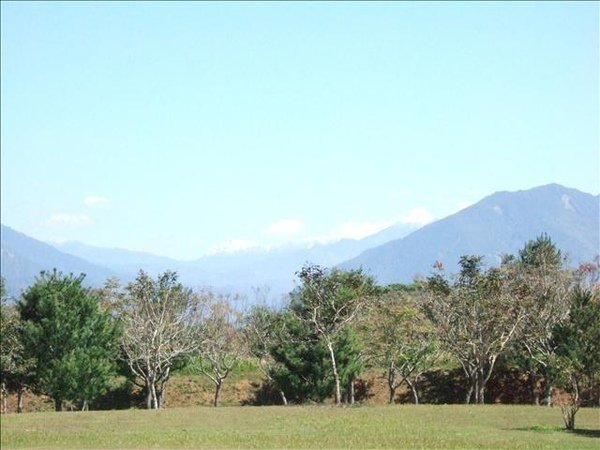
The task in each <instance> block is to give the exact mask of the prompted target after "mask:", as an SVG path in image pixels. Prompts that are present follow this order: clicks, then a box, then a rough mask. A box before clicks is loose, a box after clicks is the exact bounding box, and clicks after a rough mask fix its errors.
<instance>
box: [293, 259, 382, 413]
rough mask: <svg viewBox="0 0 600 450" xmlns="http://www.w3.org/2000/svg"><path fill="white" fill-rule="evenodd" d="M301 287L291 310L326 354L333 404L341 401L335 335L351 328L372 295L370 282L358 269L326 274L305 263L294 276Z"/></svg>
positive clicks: (296, 293) (316, 266)
mask: <svg viewBox="0 0 600 450" xmlns="http://www.w3.org/2000/svg"><path fill="white" fill-rule="evenodd" d="M296 275H297V276H298V278H299V279H300V281H301V282H302V285H301V286H300V288H299V289H298V290H297V291H296V292H295V293H294V296H293V302H292V310H293V311H294V312H295V313H296V314H297V315H298V317H299V318H300V319H301V320H303V321H304V322H306V323H307V324H309V325H310V326H311V327H312V329H313V331H314V332H315V333H316V334H317V335H318V336H320V338H321V339H322V340H323V343H324V344H325V347H326V348H327V351H328V353H329V359H330V362H331V369H332V373H333V379H334V386H335V391H334V394H335V403H336V405H339V404H340V403H341V401H342V395H341V377H340V371H339V368H338V361H337V360H336V354H335V346H334V341H335V338H336V335H337V334H338V333H339V332H341V331H342V330H343V329H344V328H345V327H346V326H348V325H350V324H351V323H352V322H353V321H354V320H355V319H356V318H357V316H358V315H359V314H360V313H361V310H362V309H363V308H364V307H365V306H366V304H367V303H368V302H369V300H370V299H371V297H372V296H373V294H374V293H375V283H374V282H373V279H372V278H370V277H368V276H366V275H365V274H364V273H363V272H362V271H361V270H353V271H349V272H345V271H342V270H337V269H333V270H331V271H328V270H326V269H324V268H322V267H320V266H318V265H311V264H308V265H306V266H304V267H303V268H302V269H301V270H300V271H299V272H297V273H296Z"/></svg>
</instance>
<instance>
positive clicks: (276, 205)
mask: <svg viewBox="0 0 600 450" xmlns="http://www.w3.org/2000/svg"><path fill="white" fill-rule="evenodd" d="M1 8H2V10H1V12H2V19H1V20H2V23H1V25H2V29H1V33H2V47H1V49H2V60H1V76H2V78H1V95H2V96H1V113H2V121H1V162H2V165H1V176H2V178H1V202H2V203H1V215H2V223H3V224H5V225H9V226H11V227H13V228H15V229H17V230H19V231H21V232H24V233H26V234H28V235H30V236H33V237H36V238H38V239H42V240H79V241H82V242H85V243H88V244H92V245H99V246H107V247H122V248H128V249H135V250H145V251H149V252H154V253H157V254H162V255H166V256H172V257H176V258H181V259H193V258H195V257H199V256H200V255H202V254H204V253H207V252H214V251H218V250H224V249H238V248H244V247H247V246H253V245H263V246H264V245H279V244H282V243H285V242H307V241H314V240H320V241H325V240H331V239H336V238H341V237H360V236H363V235H365V234H368V233H371V232H374V231H377V230H379V229H381V228H383V227H385V226H387V225H389V224H391V223H394V222H405V223H412V224H415V225H417V224H422V223H425V222H427V221H430V220H433V219H437V218H441V217H444V216H446V215H448V214H450V213H453V212H455V211H457V210H459V209H460V208H461V207H464V206H465V205H467V204H469V203H472V202H475V201H477V200H479V199H481V198H482V197H483V196H486V195H488V194H491V193H493V192H495V191H499V190H511V191H512V190H519V189H528V188H531V187H534V186H537V185H542V184H547V183H553V182H556V183H560V184H563V185H566V186H569V187H573V188H577V189H580V190H582V191H585V192H589V193H593V194H597V193H598V191H599V188H600V186H599V185H600V162H599V158H600V157H599V148H600V146H599V132H598V127H599V120H600V119H599V112H598V98H599V95H598V94H599V93H598V82H599V76H598V74H599V67H598V59H599V56H598V48H599V42H598V28H599V12H598V4H597V3H593V2H589V3H526V4H525V3H478V4H473V3H416V4H411V3H380V4H379V3H203V2H200V3H187V2H185V3H168V4H166V3H165V4H162V3H154V2H152V3H112V2H109V3H91V2H90V3H85V2H84V3H42V2H40V3H29V4H28V3H21V2H3V3H2V6H1Z"/></svg>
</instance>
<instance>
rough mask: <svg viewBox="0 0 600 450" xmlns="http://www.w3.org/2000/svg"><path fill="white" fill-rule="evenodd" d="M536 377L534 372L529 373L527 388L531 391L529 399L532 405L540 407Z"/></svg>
mask: <svg viewBox="0 0 600 450" xmlns="http://www.w3.org/2000/svg"><path fill="white" fill-rule="evenodd" d="M537 381H538V377H537V374H536V373H535V371H534V370H531V371H529V387H530V389H531V397H532V398H533V404H534V405H536V406H539V405H540V391H539V390H538V388H537Z"/></svg>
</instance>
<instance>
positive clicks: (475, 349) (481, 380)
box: [425, 256, 527, 403]
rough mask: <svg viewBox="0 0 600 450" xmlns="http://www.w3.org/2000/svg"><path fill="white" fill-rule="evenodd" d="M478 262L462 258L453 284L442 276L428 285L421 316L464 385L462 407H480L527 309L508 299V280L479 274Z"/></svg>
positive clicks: (504, 274) (501, 274)
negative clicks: (431, 325) (459, 371)
mask: <svg viewBox="0 0 600 450" xmlns="http://www.w3.org/2000/svg"><path fill="white" fill-rule="evenodd" d="M481 261H482V258H481V257H479V256H463V257H462V258H461V259H460V267H461V270H460V273H459V275H458V277H457V279H456V280H453V281H449V280H447V279H446V278H445V277H444V276H443V273H442V272H441V271H438V272H437V273H435V274H434V275H433V276H432V277H430V278H429V279H428V283H427V290H426V292H427V295H426V299H425V301H426V303H425V310H426V313H427V315H428V316H429V318H430V320H431V321H432V322H433V323H434V324H435V326H436V327H437V334H438V338H439V340H440V342H441V344H442V345H443V347H445V349H446V350H447V351H449V352H450V353H451V354H452V355H453V356H454V357H455V358H456V359H457V360H458V361H459V363H460V364H461V366H462V368H463V371H464V373H465V375H466V377H467V379H468V380H469V386H468V389H467V394H466V397H465V403H470V401H471V398H472V397H473V400H474V402H475V403H484V400H485V386H486V383H487V382H488V380H489V379H490V376H491V375H492V372H493V370H494V366H495V363H496V361H497V359H498V356H500V354H501V353H502V352H503V351H504V349H505V348H506V346H507V344H508V343H509V342H510V341H511V340H512V339H514V338H515V337H516V336H517V333H518V332H519V330H520V329H521V327H522V323H523V321H524V319H525V318H526V314H527V312H526V309H525V308H524V307H523V306H524V305H522V304H521V303H520V302H519V301H518V299H517V298H516V297H515V296H514V295H513V293H512V289H511V286H510V281H511V274H510V273H509V272H508V271H506V270H503V269H489V270H487V271H484V270H483V269H482V263H481Z"/></svg>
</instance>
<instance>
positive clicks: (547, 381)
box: [544, 366, 554, 406]
mask: <svg viewBox="0 0 600 450" xmlns="http://www.w3.org/2000/svg"><path fill="white" fill-rule="evenodd" d="M553 390H554V389H553V386H552V377H551V375H550V367H548V366H546V367H545V369H544V403H545V405H546V406H552V391H553Z"/></svg>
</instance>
